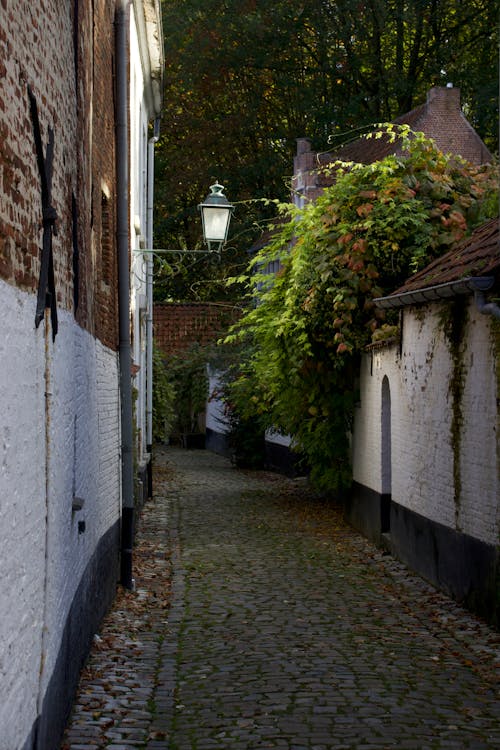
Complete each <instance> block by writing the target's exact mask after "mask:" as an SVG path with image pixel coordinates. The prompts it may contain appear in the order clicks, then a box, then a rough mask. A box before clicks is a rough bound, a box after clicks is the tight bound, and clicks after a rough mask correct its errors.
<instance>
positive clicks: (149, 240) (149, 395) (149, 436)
mask: <svg viewBox="0 0 500 750" xmlns="http://www.w3.org/2000/svg"><path fill="white" fill-rule="evenodd" d="M159 133H160V118H159V117H157V118H156V119H155V123H154V134H153V137H152V138H150V139H149V141H148V187H147V191H148V192H147V231H146V234H147V236H146V247H147V248H149V249H150V250H151V249H152V247H153V196H154V158H155V143H157V141H158V138H159V137H160V135H159ZM153 263H154V260H153V254H152V253H148V254H147V258H146V295H147V311H148V312H147V318H146V358H147V359H146V443H147V451H148V453H149V463H148V497H152V496H153V465H152V462H153V459H152V451H153Z"/></svg>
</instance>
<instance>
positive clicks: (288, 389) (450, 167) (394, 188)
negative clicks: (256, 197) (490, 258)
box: [227, 126, 498, 489]
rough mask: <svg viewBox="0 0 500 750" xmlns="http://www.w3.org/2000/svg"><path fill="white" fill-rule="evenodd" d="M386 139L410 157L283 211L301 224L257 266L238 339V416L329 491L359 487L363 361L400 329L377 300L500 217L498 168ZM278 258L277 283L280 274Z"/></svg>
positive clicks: (358, 169)
mask: <svg viewBox="0 0 500 750" xmlns="http://www.w3.org/2000/svg"><path fill="white" fill-rule="evenodd" d="M382 136H383V137H389V138H391V139H396V138H399V139H401V142H402V148H403V153H404V156H397V155H391V156H388V157H386V158H385V159H383V160H381V161H379V162H375V163H374V164H370V165H364V164H341V163H337V164H336V165H334V167H333V168H334V169H335V177H336V180H335V183H334V184H333V186H332V187H329V188H326V189H325V191H324V193H323V194H322V195H321V196H320V198H318V199H317V201H316V202H314V203H310V204H308V205H307V206H306V207H305V208H304V209H302V210H299V209H296V208H295V207H294V206H291V205H282V206H281V211H282V213H284V214H285V215H287V216H288V218H289V221H288V222H287V223H286V224H285V225H284V226H282V227H280V228H276V229H275V232H274V236H273V239H272V241H271V242H270V244H269V245H268V246H267V247H265V248H263V250H261V251H260V252H259V253H258V254H257V256H256V257H255V259H254V260H253V262H252V269H253V271H254V273H253V274H252V275H251V276H250V277H248V279H247V283H248V285H249V292H250V295H251V298H252V299H253V300H254V301H255V304H253V305H252V306H251V307H250V308H249V309H248V310H247V312H246V313H245V315H244V316H243V318H242V320H241V321H240V323H239V324H237V325H236V326H235V327H234V328H233V332H232V334H231V335H230V336H229V337H228V339H227V343H228V344H232V343H233V342H235V341H238V342H240V343H241V344H243V345H244V347H243V348H244V349H246V351H247V353H248V354H247V356H246V357H245V358H244V359H243V361H242V362H241V365H240V367H239V372H238V376H237V377H236V378H235V380H234V382H233V385H232V387H231V394H230V398H231V401H232V403H233V404H235V408H236V409H237V410H238V411H239V413H241V414H242V415H243V417H244V418H248V417H249V416H251V414H252V413H256V414H258V415H259V419H260V420H262V419H264V418H265V420H267V422H266V423H267V426H268V427H274V428H278V429H281V430H282V431H283V432H284V433H288V434H290V435H292V436H293V438H294V440H295V445H296V447H297V448H298V449H299V450H300V451H302V452H303V453H304V454H305V455H306V457H307V460H308V463H309V465H310V466H311V469H312V478H313V479H314V480H315V481H316V483H317V484H318V485H319V486H322V487H325V488H328V489H339V488H341V487H344V486H346V485H347V484H348V483H349V481H350V463H349V443H348V432H349V429H350V426H351V421H352V415H353V406H354V402H355V399H356V390H355V383H356V379H357V373H358V366H359V356H360V354H361V352H362V351H363V348H364V346H365V345H366V344H367V343H369V342H370V340H371V336H372V334H374V332H376V331H380V330H381V328H382V327H383V326H384V325H388V324H391V323H392V324H393V323H394V322H396V321H391V320H390V318H389V319H386V317H385V312H384V311H383V310H379V309H377V308H376V307H375V305H374V303H373V300H374V298H376V297H379V296H382V295H383V294H384V293H385V292H389V291H393V290H394V289H395V288H397V287H398V285H400V284H401V283H402V282H403V281H404V280H405V279H406V278H407V277H408V276H409V275H410V274H411V272H412V271H416V270H417V269H418V268H420V267H422V266H423V265H424V264H426V263H428V262H429V261H430V260H431V259H432V258H434V257H437V256H438V255H440V254H442V252H444V251H445V250H446V249H448V247H449V245H450V244H451V243H452V242H455V241H457V240H459V239H460V238H461V237H462V236H463V235H464V234H465V233H466V232H467V231H468V230H470V229H471V228H472V227H473V226H475V225H476V224H478V223H480V222H482V221H483V220H484V219H485V218H487V217H492V216H495V215H497V211H498V202H497V200H498V190H497V184H498V174H497V170H496V169H495V168H493V167H491V166H487V167H473V166H471V165H470V164H468V163H466V162H462V161H461V160H459V159H457V157H454V158H452V157H449V156H445V155H443V154H442V153H441V152H439V151H438V150H437V149H436V147H435V146H434V144H433V142H432V141H430V140H427V139H426V138H425V137H424V135H423V134H422V133H420V134H415V133H411V131H410V130H409V128H407V127H399V128H396V127H395V126H388V128H387V129H386V131H385V132H384V133H383V132H382V131H380V132H379V133H377V134H376V135H375V136H374V137H382ZM276 259H279V260H280V261H281V270H280V271H279V273H278V274H277V275H275V274H273V273H269V270H268V269H269V268H270V266H271V265H272V264H273V262H274V261H275V260H276ZM239 281H241V279H239ZM393 330H394V329H391V332H392V331H393Z"/></svg>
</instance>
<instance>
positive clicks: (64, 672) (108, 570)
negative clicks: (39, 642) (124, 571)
mask: <svg viewBox="0 0 500 750" xmlns="http://www.w3.org/2000/svg"><path fill="white" fill-rule="evenodd" d="M119 544H120V524H119V522H117V523H116V524H115V525H114V526H113V527H112V528H111V529H109V530H108V532H107V533H106V534H105V535H104V536H103V537H102V539H101V540H100V542H99V544H98V546H97V549H96V551H95V553H94V555H93V556H92V559H91V560H90V562H89V564H88V566H87V568H86V570H85V573H84V575H83V576H82V580H81V581H80V585H79V587H78V589H77V591H76V593H75V596H74V599H73V602H72V604H71V607H70V611H69V613H68V617H67V620H66V624H65V627H64V631H63V634H62V638H61V646H60V649H59V654H58V657H57V660H56V664H55V667H54V671H53V673H52V676H51V678H50V682H49V685H48V688H47V691H46V693H45V697H44V700H43V707H42V713H41V715H40V716H39V717H38V718H37V720H36V722H35V723H34V725H33V728H32V730H31V732H30V735H29V737H28V738H27V739H26V741H25V743H24V745H23V749H22V750H54V748H58V747H59V746H60V743H61V739H62V735H63V733H64V729H65V727H66V723H67V721H68V717H69V715H70V712H71V708H72V706H73V700H74V696H75V693H76V689H77V687H78V681H79V678H80V672H81V669H82V667H83V665H84V663H85V660H86V658H87V655H88V653H89V651H90V647H91V645H92V639H93V637H94V633H96V632H97V630H98V629H99V626H100V623H101V620H102V618H103V617H104V615H105V614H106V612H107V611H108V609H109V607H110V605H111V603H112V601H113V599H114V597H115V594H116V584H117V581H118V574H119Z"/></svg>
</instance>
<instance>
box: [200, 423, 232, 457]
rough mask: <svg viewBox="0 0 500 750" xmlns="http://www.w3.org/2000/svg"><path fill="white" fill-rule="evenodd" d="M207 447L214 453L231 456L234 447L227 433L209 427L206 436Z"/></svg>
mask: <svg viewBox="0 0 500 750" xmlns="http://www.w3.org/2000/svg"><path fill="white" fill-rule="evenodd" d="M205 447H206V449H207V450H208V451H212V453H218V454H219V455H220V456H225V457H226V458H231V454H232V448H231V446H230V445H229V441H228V439H227V435H225V434H224V433H222V432H216V431H215V430H212V429H210V427H207V429H206V436H205Z"/></svg>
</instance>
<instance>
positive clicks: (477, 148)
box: [412, 84, 492, 165]
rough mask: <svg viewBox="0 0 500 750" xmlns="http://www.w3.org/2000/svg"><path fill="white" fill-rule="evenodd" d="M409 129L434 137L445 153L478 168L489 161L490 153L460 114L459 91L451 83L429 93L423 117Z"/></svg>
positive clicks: (461, 113) (437, 87)
mask: <svg viewBox="0 0 500 750" xmlns="http://www.w3.org/2000/svg"><path fill="white" fill-rule="evenodd" d="M412 127H413V128H414V130H422V131H423V132H424V133H425V134H426V135H427V136H428V137H430V138H433V140H434V141H435V142H436V145H437V146H438V148H439V149H441V151H443V152H444V153H452V154H459V155H460V156H462V157H463V158H464V159H467V160H468V161H470V162H472V163H473V164H477V165H479V164H485V163H486V162H489V161H491V158H492V156H491V154H490V152H489V151H488V149H487V148H486V146H485V145H484V143H483V142H482V140H481V138H480V137H479V136H478V134H477V133H476V131H475V130H474V128H473V127H472V126H471V125H470V124H469V123H468V121H467V119H466V118H465V116H464V114H463V112H462V108H461V106H460V89H458V88H455V87H454V86H453V84H448V85H447V86H446V87H445V86H435V87H434V88H432V89H430V90H429V92H428V93H427V101H426V104H425V106H424V108H423V112H422V115H421V116H420V117H419V119H418V122H415V123H414V124H412Z"/></svg>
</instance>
